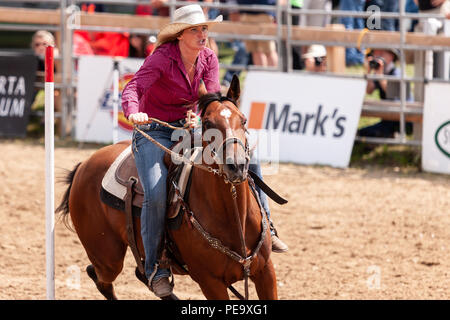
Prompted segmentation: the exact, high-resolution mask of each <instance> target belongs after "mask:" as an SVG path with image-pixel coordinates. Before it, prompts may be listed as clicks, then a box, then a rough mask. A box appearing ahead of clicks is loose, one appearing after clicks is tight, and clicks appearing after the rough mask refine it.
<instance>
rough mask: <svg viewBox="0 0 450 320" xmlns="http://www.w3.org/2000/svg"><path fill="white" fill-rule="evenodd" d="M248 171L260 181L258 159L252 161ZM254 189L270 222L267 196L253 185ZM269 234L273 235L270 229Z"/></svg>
mask: <svg viewBox="0 0 450 320" xmlns="http://www.w3.org/2000/svg"><path fill="white" fill-rule="evenodd" d="M248 169H249V170H251V171H253V172H254V173H256V175H257V176H258V177H259V178H261V180H262V172H261V165H260V163H259V160H258V159H252V161H251V162H250V165H249V167H248ZM255 188H256V191H257V192H258V195H259V200H260V201H261V205H262V207H263V208H264V211H266V213H267V219H268V220H269V221H271V219H270V209H269V201H268V199H267V195H266V194H265V193H264V192H263V191H262V190H261V188H260V187H259V186H258V185H257V184H256V183H255ZM270 234H272V235H275V230H273V229H272V228H271V229H270Z"/></svg>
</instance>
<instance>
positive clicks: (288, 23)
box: [286, 1, 293, 73]
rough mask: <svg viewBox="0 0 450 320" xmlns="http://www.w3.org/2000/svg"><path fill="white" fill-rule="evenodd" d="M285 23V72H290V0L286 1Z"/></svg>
mask: <svg viewBox="0 0 450 320" xmlns="http://www.w3.org/2000/svg"><path fill="white" fill-rule="evenodd" d="M286 25H287V36H286V51H287V52H286V58H287V59H286V60H287V61H286V63H287V69H286V70H287V72H288V73H291V72H292V65H293V63H292V59H293V57H292V41H291V38H292V7H291V4H290V1H288V3H287V9H286Z"/></svg>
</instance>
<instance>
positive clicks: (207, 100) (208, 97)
mask: <svg viewBox="0 0 450 320" xmlns="http://www.w3.org/2000/svg"><path fill="white" fill-rule="evenodd" d="M214 101H219V102H223V101H230V102H231V103H233V104H234V105H235V106H236V105H237V104H236V101H234V100H233V99H231V98H228V97H226V96H222V94H221V93H220V92H215V93H207V94H205V95H203V96H201V97H200V99H199V100H198V109H199V111H201V114H200V117H202V118H203V116H204V115H205V112H206V109H207V107H208V106H209V105H210V104H211V103H212V102H214Z"/></svg>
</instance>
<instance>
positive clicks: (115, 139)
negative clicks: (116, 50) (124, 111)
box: [112, 60, 119, 144]
mask: <svg viewBox="0 0 450 320" xmlns="http://www.w3.org/2000/svg"><path fill="white" fill-rule="evenodd" d="M112 101H113V143H114V144H115V143H117V142H119V61H117V60H114V67H113V100H112Z"/></svg>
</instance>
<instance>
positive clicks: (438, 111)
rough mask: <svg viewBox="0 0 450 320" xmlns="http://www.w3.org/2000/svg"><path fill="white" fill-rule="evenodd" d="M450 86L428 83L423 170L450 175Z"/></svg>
mask: <svg viewBox="0 0 450 320" xmlns="http://www.w3.org/2000/svg"><path fill="white" fill-rule="evenodd" d="M449 101H450V84H448V83H428V84H427V85H426V86H425V101H424V106H423V108H424V109H423V135H422V168H423V170H425V171H431V172H437V173H447V174H450V108H449V106H448V102H449Z"/></svg>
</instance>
